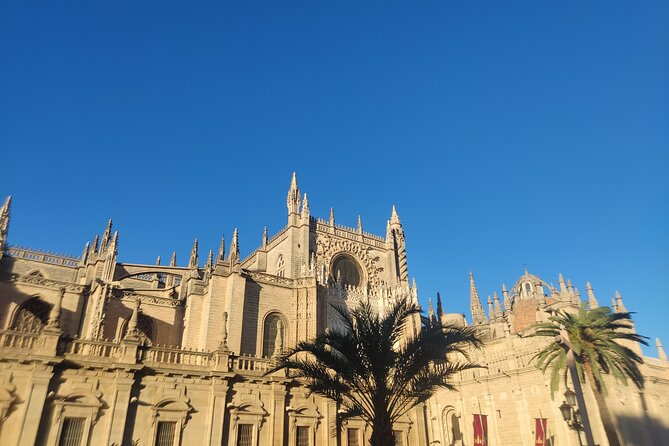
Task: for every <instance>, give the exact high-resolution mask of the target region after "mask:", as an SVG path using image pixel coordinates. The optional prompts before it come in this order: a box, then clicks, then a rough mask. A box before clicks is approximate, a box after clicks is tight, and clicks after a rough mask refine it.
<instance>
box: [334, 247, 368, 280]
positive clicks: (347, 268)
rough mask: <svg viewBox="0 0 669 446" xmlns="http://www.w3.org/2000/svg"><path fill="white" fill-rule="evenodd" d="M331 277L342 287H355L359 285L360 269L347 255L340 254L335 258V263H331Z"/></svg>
mask: <svg viewBox="0 0 669 446" xmlns="http://www.w3.org/2000/svg"><path fill="white" fill-rule="evenodd" d="M332 275H333V279H335V280H336V281H337V282H342V283H343V284H344V285H351V286H355V287H359V286H360V285H361V280H360V275H361V274H360V267H359V266H358V262H356V261H355V260H354V259H353V258H352V257H351V256H349V255H346V254H341V255H339V256H337V258H335V261H334V262H333V263H332Z"/></svg>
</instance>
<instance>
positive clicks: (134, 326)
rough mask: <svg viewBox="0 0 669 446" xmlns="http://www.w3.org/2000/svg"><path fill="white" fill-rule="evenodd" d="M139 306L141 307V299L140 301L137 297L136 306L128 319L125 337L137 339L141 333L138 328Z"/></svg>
mask: <svg viewBox="0 0 669 446" xmlns="http://www.w3.org/2000/svg"><path fill="white" fill-rule="evenodd" d="M139 307H140V301H139V299H136V300H135V306H134V308H133V309H132V315H130V320H129V321H128V329H127V331H126V332H125V337H124V339H132V340H136V339H138V338H139V335H140V332H139V328H138V323H139Z"/></svg>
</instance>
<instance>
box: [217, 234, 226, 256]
mask: <svg viewBox="0 0 669 446" xmlns="http://www.w3.org/2000/svg"><path fill="white" fill-rule="evenodd" d="M224 260H225V237H223V236H221V244H220V245H219V247H218V257H217V258H216V262H223V261H224Z"/></svg>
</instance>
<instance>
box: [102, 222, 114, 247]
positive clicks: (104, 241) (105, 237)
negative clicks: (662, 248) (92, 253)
mask: <svg viewBox="0 0 669 446" xmlns="http://www.w3.org/2000/svg"><path fill="white" fill-rule="evenodd" d="M111 230H112V219H111V218H110V219H109V221H108V222H107V227H106V228H105V232H104V234H102V239H101V240H100V252H103V251H104V250H105V249H107V246H109V242H110V241H111Z"/></svg>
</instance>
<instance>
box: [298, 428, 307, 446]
mask: <svg viewBox="0 0 669 446" xmlns="http://www.w3.org/2000/svg"><path fill="white" fill-rule="evenodd" d="M296 432H297V438H296V439H295V444H296V445H297V446H309V426H297V431H296Z"/></svg>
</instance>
